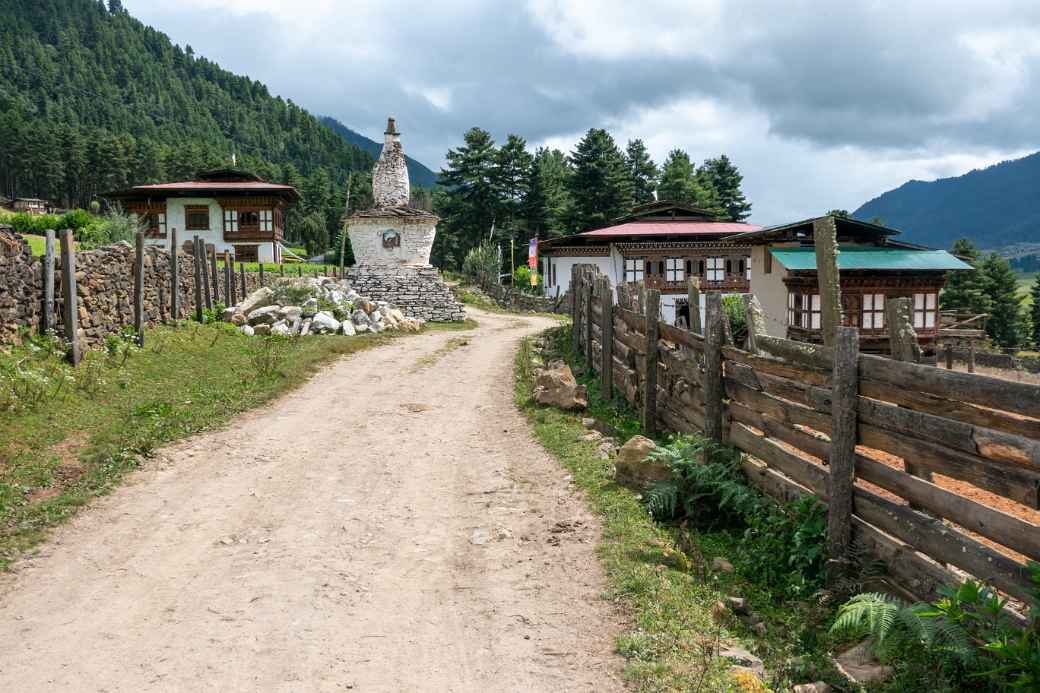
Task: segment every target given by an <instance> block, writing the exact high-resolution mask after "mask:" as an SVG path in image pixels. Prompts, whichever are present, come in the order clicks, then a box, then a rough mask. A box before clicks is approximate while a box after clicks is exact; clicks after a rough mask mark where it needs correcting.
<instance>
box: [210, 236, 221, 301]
mask: <svg viewBox="0 0 1040 693" xmlns="http://www.w3.org/2000/svg"><path fill="white" fill-rule="evenodd" d="M209 273H210V278H211V280H212V286H211V288H212V289H213V303H219V302H220V275H219V274H218V273H217V248H216V246H214V247H213V254H212V255H210V256H209ZM212 307H213V305H212V304H210V308H212Z"/></svg>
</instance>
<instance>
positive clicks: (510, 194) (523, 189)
mask: <svg viewBox="0 0 1040 693" xmlns="http://www.w3.org/2000/svg"><path fill="white" fill-rule="evenodd" d="M532 164H533V159H532V157H531V154H530V153H529V152H528V151H527V142H526V141H525V140H524V138H522V137H518V136H516V135H509V137H508V138H507V139H506V143H505V144H503V145H502V147H501V148H500V149H499V150H498V151H497V152H496V153H495V166H494V169H493V172H492V178H493V185H494V188H495V195H496V197H497V198H498V205H497V209H496V211H495V218H496V220H497V223H496V227H497V228H499V229H501V230H502V231H503V232H506V233H508V234H511V235H512V236H513V238H514V240H516V241H518V242H519V241H526V240H527V237H528V236H527V229H526V223H525V221H526V220H525V218H524V216H523V205H524V200H525V199H526V198H527V195H528V194H529V192H530V185H531V166H532Z"/></svg>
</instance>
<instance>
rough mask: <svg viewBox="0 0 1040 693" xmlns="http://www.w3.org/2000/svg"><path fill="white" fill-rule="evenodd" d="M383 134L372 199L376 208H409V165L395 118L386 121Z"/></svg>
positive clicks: (375, 168)
mask: <svg viewBox="0 0 1040 693" xmlns="http://www.w3.org/2000/svg"><path fill="white" fill-rule="evenodd" d="M383 134H384V135H385V139H384V140H383V151H382V152H380V154H379V160H378V161H376V165H375V167H374V168H373V169H372V197H373V198H374V199H375V204H376V207H407V206H408V202H409V200H410V199H411V188H410V187H409V184H408V163H407V161H406V160H405V158H404V149H402V148H401V133H399V132H398V131H397V122H396V121H395V120H394V117H393V116H390V117H389V118H387V119H386V132H385V133H383Z"/></svg>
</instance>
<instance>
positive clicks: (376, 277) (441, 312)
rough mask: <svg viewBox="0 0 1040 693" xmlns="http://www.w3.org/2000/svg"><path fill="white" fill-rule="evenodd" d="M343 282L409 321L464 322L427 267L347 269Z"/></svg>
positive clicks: (448, 291)
mask: <svg viewBox="0 0 1040 693" xmlns="http://www.w3.org/2000/svg"><path fill="white" fill-rule="evenodd" d="M344 278H345V279H346V280H347V281H348V282H349V283H350V285H351V286H352V287H353V288H354V290H355V291H357V292H358V293H359V294H361V295H362V296H367V297H368V298H370V299H372V300H373V301H387V302H389V303H392V304H394V305H396V306H397V307H398V308H400V309H401V312H402V313H404V314H405V316H407V317H409V318H420V319H423V320H431V321H434V322H452V321H458V320H465V319H466V311H465V308H464V307H463V306H462V304H461V303H459V302H458V301H456V300H455V296H454V294H452V293H451V289H449V288H448V285H447V284H445V283H444V281H443V280H442V279H441V276H440V273H439V272H437V270H436V268H434V267H431V266H430V265H422V266H399V267H395V266H388V265H355V266H354V267H349V268H347V270H346V272H345V275H344Z"/></svg>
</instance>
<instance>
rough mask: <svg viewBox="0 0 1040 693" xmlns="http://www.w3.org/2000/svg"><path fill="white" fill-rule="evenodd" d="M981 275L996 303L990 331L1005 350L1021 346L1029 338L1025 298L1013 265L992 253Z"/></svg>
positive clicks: (993, 307)
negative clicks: (1019, 291) (1025, 338)
mask: <svg viewBox="0 0 1040 693" xmlns="http://www.w3.org/2000/svg"><path fill="white" fill-rule="evenodd" d="M979 272H981V273H982V275H983V277H984V281H985V284H984V287H985V291H986V293H987V295H988V296H989V298H990V301H991V302H992V307H991V308H990V314H989V318H988V319H987V320H986V332H987V333H988V334H989V336H990V337H991V338H992V339H993V341H994V342H996V343H997V344H999V345H1000V346H1002V347H1019V346H1021V345H1022V342H1023V337H1024V335H1025V322H1024V316H1023V312H1022V296H1020V295H1019V293H1018V278H1017V277H1016V276H1015V273H1014V271H1013V270H1012V269H1011V265H1009V264H1008V261H1007V260H1005V259H1004V258H1002V257H1000V256H999V255H997V254H996V253H990V254H989V255H987V256H986V257H984V258H983V259H982V261H981V262H980V263H979Z"/></svg>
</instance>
